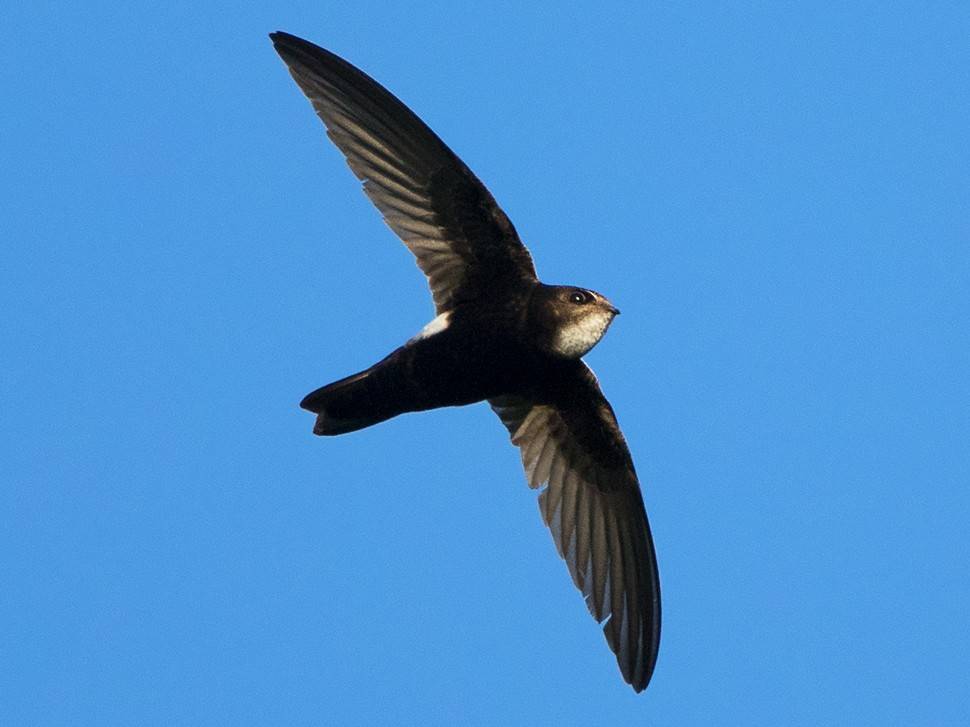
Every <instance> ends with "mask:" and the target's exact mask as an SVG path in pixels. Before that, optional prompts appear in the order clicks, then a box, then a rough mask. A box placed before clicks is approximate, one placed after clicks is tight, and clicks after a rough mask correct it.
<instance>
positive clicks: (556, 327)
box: [532, 285, 620, 359]
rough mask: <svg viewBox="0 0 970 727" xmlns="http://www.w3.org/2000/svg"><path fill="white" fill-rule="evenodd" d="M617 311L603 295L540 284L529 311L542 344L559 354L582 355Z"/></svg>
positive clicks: (595, 341) (603, 330) (614, 316)
mask: <svg viewBox="0 0 970 727" xmlns="http://www.w3.org/2000/svg"><path fill="white" fill-rule="evenodd" d="M619 313H620V311H619V310H618V309H617V308H616V306H614V305H613V304H612V303H610V301H608V300H607V299H606V297H605V296H603V295H600V294H599V293H597V292H595V291H592V290H586V289H585V288H575V287H573V286H569V285H543V286H542V287H541V289H540V290H538V291H537V293H536V296H535V297H534V298H533V306H532V315H533V320H534V322H535V323H536V324H537V327H538V329H539V331H540V332H541V333H540V335H541V339H542V340H541V344H542V346H543V348H545V349H546V350H548V351H549V352H550V353H552V354H555V355H556V356H561V357H562V358H571V359H576V358H579V357H581V356H583V355H584V354H585V353H586V352H587V351H589V350H590V349H591V348H592V347H593V346H595V345H596V344H597V343H599V340H600V339H601V338H602V337H603V334H604V333H606V329H607V328H609V327H610V324H611V323H612V322H613V319H614V318H616V316H617V315H619Z"/></svg>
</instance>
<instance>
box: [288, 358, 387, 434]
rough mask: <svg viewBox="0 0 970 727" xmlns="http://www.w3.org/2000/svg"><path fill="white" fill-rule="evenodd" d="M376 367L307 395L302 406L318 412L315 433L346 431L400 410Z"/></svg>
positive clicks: (360, 427) (374, 422)
mask: <svg viewBox="0 0 970 727" xmlns="http://www.w3.org/2000/svg"><path fill="white" fill-rule="evenodd" d="M379 365H380V364H378V366H379ZM377 368H378V367H377V366H374V367H372V368H369V369H367V370H366V371H361V372H360V373H358V374H354V375H353V376H348V377H347V378H345V379H341V380H340V381H335V382H334V383H332V384H328V385H327V386H324V387H322V388H320V389H317V390H316V391H314V392H312V393H310V394H307V395H306V396H305V397H304V399H303V401H301V402H300V406H301V407H303V408H304V409H306V410H307V411H312V412H313V413H314V414H316V415H317V422H316V424H315V425H314V426H313V433H314V434H320V435H328V436H330V435H335V434H346V433H347V432H354V431H357V430H358V429H363V428H364V427H369V426H371V425H372V424H377V423H378V422H382V421H384V420H385V419H390V418H391V417H393V416H396V415H397V414H399V413H401V412H400V410H399V409H398V408H397V407H396V406H395V402H394V401H392V400H391V399H392V398H393V397H389V396H388V393H389V392H388V391H386V387H383V386H381V385H380V384H381V383H382V381H381V380H382V379H384V378H385V377H384V376H381V375H380V374H379V373H378V372H377V371H376V369H377Z"/></svg>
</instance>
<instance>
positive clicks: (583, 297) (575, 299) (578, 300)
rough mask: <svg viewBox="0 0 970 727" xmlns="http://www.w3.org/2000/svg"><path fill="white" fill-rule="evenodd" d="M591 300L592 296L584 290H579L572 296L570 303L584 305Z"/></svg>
mask: <svg viewBox="0 0 970 727" xmlns="http://www.w3.org/2000/svg"><path fill="white" fill-rule="evenodd" d="M590 300H591V297H590V294H589V293H586V292H583V291H582V290H577V291H575V292H573V293H572V294H570V296H569V302H570V303H575V304H576V305H582V304H583V303H589V301H590Z"/></svg>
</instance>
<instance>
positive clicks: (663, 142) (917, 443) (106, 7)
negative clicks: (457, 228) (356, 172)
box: [0, 2, 970, 725]
mask: <svg viewBox="0 0 970 727" xmlns="http://www.w3.org/2000/svg"><path fill="white" fill-rule="evenodd" d="M22 5H23V6H25V7H21V8H20V9H11V8H5V9H4V10H3V11H2V16H0V22H2V24H3V27H5V28H7V33H6V42H5V43H4V44H3V45H2V47H0V90H2V94H3V98H4V103H3V105H2V109H0V127H2V129H3V143H2V144H0V184H2V187H3V199H4V210H5V211H4V213H3V215H2V218H3V220H2V228H3V244H2V245H0V335H2V340H3V355H2V357H0V360H2V377H0V411H2V421H3V422H4V426H3V429H4V432H5V434H4V436H3V437H2V439H0V463H2V464H0V468H2V472H3V475H2V481H3V487H2V489H0V498H2V499H0V502H2V510H0V511H2V514H3V521H4V527H3V528H2V529H0V582H2V583H3V588H2V591H0V654H2V657H0V723H3V724H8V725H65V724H72V725H75V724H76V725H80V724H92V725H94V724H97V725H115V724H117V725H135V724H137V725H223V724H225V725H269V724H287V725H311V724H312V725H319V724H402V723H421V724H429V725H434V724H456V723H461V724H471V725H475V724H481V725H489V724H529V725H535V724H557V725H570V724H585V725H589V724H656V725H661V724H676V725H709V724H737V725H778V724H786V725H818V724H833V725H834V724H858V725H884V724H904V723H915V724H934V725H951V724H952V725H956V724H967V722H968V720H970V697H968V696H967V694H968V693H967V689H966V685H967V683H968V678H970V673H968V672H970V668H968V657H967V654H968V652H970V628H968V617H967V602H968V600H970V585H968V584H970V558H968V545H967V531H968V519H970V494H968V484H970V457H968V446H967V444H968V441H970V439H968V438H970V384H968V376H967V370H968V366H970V340H968V339H970V335H968V325H967V323H968V316H970V296H968V293H967V291H968V284H970V252H968V244H970V214H968V209H970V207H968V199H970V144H968V142H970V137H968V132H967V129H970V92H968V89H967V78H968V71H970V52H968V46H967V42H966V39H967V37H968V33H970V11H968V10H967V9H966V6H965V4H961V3H954V4H931V5H928V4H922V3H920V4H917V3H912V4H909V3H896V4H893V7H892V9H889V8H887V7H886V6H885V4H883V3H854V4H852V7H846V6H845V5H844V4H841V3H838V4H825V3H814V4H811V7H798V6H791V5H787V4H784V5H783V4H780V3H778V4H776V3H739V4H733V5H732V6H731V7H730V8H727V7H724V6H722V5H721V4H717V7H714V4H699V5H695V6H694V7H692V8H683V7H671V6H668V5H667V4H663V5H658V4H653V3H650V4H639V5H638V6H637V9H633V8H631V7H625V6H620V5H611V4H599V5H596V6H595V7H594V6H585V5H568V6H563V5H559V4H552V3H535V4H531V5H530V7H529V9H522V8H521V7H520V6H519V4H518V3H516V4H502V5H493V6H491V7H488V8H486V7H484V6H483V5H482V4H479V3H475V4H469V5H467V6H458V5H454V4H452V3H423V4H415V5H412V6H410V7H404V6H400V7H397V8H395V9H393V10H388V9H387V8H385V7H383V5H384V4H383V3H326V2H314V3H308V2H303V3H289V4H287V5H286V6H284V5H282V4H280V5H277V6H275V7H274V6H270V7H264V8H253V7H247V8H240V7H235V6H233V5H231V4H220V3H205V4H200V3H180V2H176V3H167V4H163V6H161V7H152V8H150V9H149V8H147V6H145V5H144V4H132V3H117V4H115V3H110V2H108V3H98V4H93V5H90V6H86V5H85V6H82V5H78V4H66V3H59V2H53V3H31V4H29V8H28V7H26V6H27V5H28V4H26V3H24V4H22ZM276 29H283V30H287V31H289V32H292V33H295V34H297V35H302V36H304V37H307V38H309V39H311V40H313V41H314V42H317V43H319V44H321V45H324V46H325V47H328V48H330V49H331V50H333V51H335V52H336V53H338V54H340V55H343V56H344V57H346V58H348V59H349V60H350V61H351V62H353V63H355V64H357V65H359V66H361V67H362V68H363V69H365V70H366V71H367V72H368V73H370V74H371V75H373V76H375V77H376V78H377V79H378V80H380V81H381V82H382V83H384V84H385V85H387V86H388V87H389V88H390V89H392V91H393V92H394V93H396V94H397V95H398V96H400V97H401V98H402V99H403V100H405V102H406V103H408V104H409V105H410V106H411V107H412V108H413V109H414V110H415V111H416V112H417V113H418V114H419V115H420V116H422V117H423V118H424V119H425V120H426V121H427V122H428V123H429V124H430V125H431V126H432V127H433V128H434V129H435V130H436V131H437V132H438V133H439V134H440V135H441V136H442V137H443V138H444V139H445V141H446V142H447V143H448V144H449V145H451V146H452V148H453V149H454V150H455V151H456V152H457V153H458V154H459V155H460V156H462V158H463V159H464V160H465V161H466V162H467V163H468V165H469V166H470V167H471V168H472V169H473V170H475V171H476V173H477V174H478V175H479V176H480V177H481V178H482V180H483V181H484V182H485V183H486V185H487V186H488V187H489V188H490V189H491V191H492V192H493V194H494V195H495V197H496V198H497V200H498V201H499V203H500V204H501V205H502V206H503V208H504V209H505V210H506V212H507V213H508V214H509V216H510V217H511V218H512V220H513V221H514V222H515V224H516V226H517V227H518V230H519V232H520V234H521V236H522V238H523V239H524V241H525V242H526V244H527V245H529V247H530V248H531V250H532V252H533V255H534V256H535V258H536V262H537V266H538V269H539V273H540V275H541V276H542V277H543V279H545V280H546V281H547V282H569V283H576V284H580V285H583V286H587V287H590V288H594V289H596V290H600V291H602V292H604V293H606V294H607V295H608V296H609V297H610V298H611V299H612V300H613V301H614V302H615V303H616V304H617V305H618V306H619V307H620V308H622V309H623V316H622V317H621V318H620V319H619V320H618V321H617V323H616V325H614V326H613V328H612V329H611V330H610V332H609V334H608V335H607V336H606V338H605V339H604V341H603V342H602V343H601V344H600V345H599V346H598V347H597V348H596V349H595V350H594V351H593V352H592V353H591V354H590V355H589V356H588V359H587V360H588V361H589V363H590V364H591V365H592V366H593V368H594V369H595V370H596V372H597V373H598V375H599V376H600V379H601V383H602V385H603V388H604V391H605V393H606V394H607V396H608V397H609V398H610V400H611V401H612V403H613V405H614V407H615V409H616V411H617V415H618V417H619V420H620V423H621V425H622V426H623V429H624V431H625V433H626V436H627V439H628V441H629V443H630V446H631V449H632V451H633V455H634V459H635V461H636V463H637V467H638V470H639V473H640V477H641V481H642V484H643V491H644V497H645V500H646V503H647V509H648V512H649V514H650V517H651V521H652V525H653V531H654V537H655V539H656V544H657V549H658V554H659V560H660V568H661V576H662V583H663V597H664V631H663V638H662V644H661V654H660V660H659V663H658V665H657V670H656V673H655V675H654V679H653V682H652V684H651V686H650V688H649V689H648V690H647V691H646V692H645V693H644V694H642V695H639V696H637V695H635V694H634V693H633V692H632V690H630V689H629V688H628V687H627V686H626V685H624V684H623V682H622V680H621V679H620V676H619V673H618V670H617V668H616V665H615V662H614V660H613V657H612V655H611V654H610V653H609V651H608V649H607V647H606V645H605V642H604V641H603V638H602V635H601V633H600V630H599V628H598V627H597V626H596V625H595V624H594V623H593V622H592V620H591V619H590V618H589V617H588V615H587V613H586V610H585V607H584V605H583V603H582V599H581V598H580V596H579V595H578V594H577V593H576V592H575V591H574V589H573V586H572V584H571V583H570V581H569V578H568V575H567V573H566V569H565V567H564V565H563V564H562V563H561V562H560V561H559V559H558V557H557V556H556V554H555V550H554V546H553V544H552V541H551V538H550V537H549V534H548V533H547V532H546V530H545V528H544V527H543V526H542V523H541V520H540V517H539V513H538V509H537V506H536V503H535V496H534V493H532V492H530V491H529V490H528V489H527V487H526V486H525V482H524V477H523V474H522V472H521V468H520V463H519V458H518V454H517V452H516V451H515V450H514V449H513V448H512V447H511V446H510V445H509V443H508V441H507V435H506V434H505V433H504V430H503V428H502V427H501V426H500V424H499V422H498V420H497V419H496V417H495V416H494V415H493V414H492V413H491V412H490V411H489V410H488V409H487V407H485V406H484V405H477V406H471V407H465V408H462V409H448V410H441V411H436V412H431V413H426V414H421V415H410V416H406V417H401V418H398V419H396V420H393V421H390V422H387V423H385V424H382V425H380V426H379V427H375V428H373V429H370V430H366V431H363V432H360V433H357V434H352V435H348V436H345V437H340V438H334V439H326V440H324V439H319V438H315V437H313V436H312V435H311V433H310V430H311V426H312V417H311V416H310V415H309V414H307V413H305V412H302V411H301V410H299V409H298V408H297V403H298V402H299V400H300V399H301V398H302V396H303V395H304V394H306V393H307V392H308V391H310V390H311V389H313V388H316V387H317V386H320V385H322V384H324V383H327V382H329V381H331V380H333V379H336V378H339V377H341V376H343V375H346V374H348V373H351V372H353V371H357V370H359V369H361V368H363V367H365V366H367V365H369V364H371V363H373V362H374V361H375V360H377V359H378V358H379V357H381V356H383V355H384V354H385V353H386V352H387V351H389V350H390V349H391V348H393V347H394V346H396V345H398V344H400V343H401V342H403V341H404V340H405V339H406V338H408V337H410V336H411V335H412V334H413V333H415V332H416V331H417V330H418V329H420V328H421V326H422V325H424V323H426V322H427V320H428V319H429V318H430V317H431V316H432V306H431V302H430V296H429V295H428V293H427V291H426V288H425V283H424V280H423V278H422V276H421V275H420V273H419V271H418V270H417V268H416V267H415V266H414V264H413V262H412V259H411V258H410V256H409V254H408V253H407V251H406V250H405V249H404V247H403V246H402V245H401V244H400V243H399V242H398V241H397V240H396V238H394V236H393V235H392V233H391V232H390V231H389V230H388V229H387V228H386V227H385V226H384V225H383V224H382V223H381V221H380V218H379V216H378V214H377V212H376V211H375V210H374V209H373V208H372V207H371V205H370V203H369V202H368V201H367V199H366V198H365V197H364V195H363V194H361V192H360V191H359V189H358V183H357V181H356V180H355V179H354V178H353V176H352V175H351V173H350V171H349V170H348V169H347V168H346V166H345V164H344V162H343V160H342V158H341V157H340V155H339V154H338V152H337V151H336V149H334V148H333V147H332V146H331V145H330V144H329V142H328V140H327V139H326V137H325V135H324V131H323V127H322V125H321V124H320V123H319V122H318V121H317V119H316V118H315V117H314V115H313V113H312V111H311V108H310V106H309V104H308V103H307V102H306V101H305V100H304V99H303V97H302V96H301V94H300V93H299V91H298V89H297V88H296V86H295V85H294V84H293V83H292V81H291V80H290V78H289V76H288V74H287V73H286V72H285V70H284V67H283V65H282V63H281V62H280V61H279V59H278V58H277V56H276V54H275V53H274V52H273V50H272V47H271V44H270V42H269V40H268V39H267V37H266V34H267V33H268V32H270V31H272V30H276Z"/></svg>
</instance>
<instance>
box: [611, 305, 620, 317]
mask: <svg viewBox="0 0 970 727" xmlns="http://www.w3.org/2000/svg"><path fill="white" fill-rule="evenodd" d="M610 313H612V314H613V315H615V316H618V315H620V309H619V308H617V307H616V306H615V305H611V306H610Z"/></svg>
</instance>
